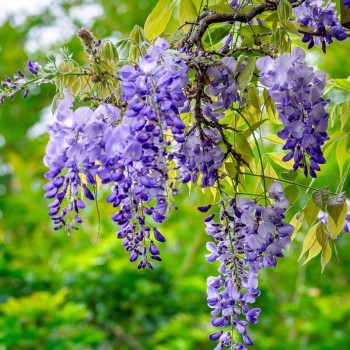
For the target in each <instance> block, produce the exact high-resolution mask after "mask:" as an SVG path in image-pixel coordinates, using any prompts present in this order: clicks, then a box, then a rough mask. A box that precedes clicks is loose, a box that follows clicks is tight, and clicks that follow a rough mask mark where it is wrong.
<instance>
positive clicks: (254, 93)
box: [249, 86, 260, 111]
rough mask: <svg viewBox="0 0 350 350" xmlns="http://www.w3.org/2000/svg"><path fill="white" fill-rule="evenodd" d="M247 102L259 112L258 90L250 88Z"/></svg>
mask: <svg viewBox="0 0 350 350" xmlns="http://www.w3.org/2000/svg"><path fill="white" fill-rule="evenodd" d="M249 100H250V103H251V104H252V105H253V107H254V108H256V109H258V110H259V111H260V98H259V90H258V88H256V87H253V86H252V87H251V88H250V89H249Z"/></svg>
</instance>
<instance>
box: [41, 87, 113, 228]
mask: <svg viewBox="0 0 350 350" xmlns="http://www.w3.org/2000/svg"><path fill="white" fill-rule="evenodd" d="M73 106H74V103H73V100H72V97H71V95H70V93H69V91H68V90H65V91H64V99H63V100H59V102H58V106H57V110H56V113H55V121H54V122H53V124H51V125H50V126H49V128H48V129H49V133H50V141H49V143H48V145H47V148H46V155H45V157H44V163H45V165H46V166H47V167H48V168H49V169H50V170H49V172H47V173H46V174H45V176H46V178H48V179H49V180H50V181H49V183H47V184H46V185H45V186H44V189H45V190H46V194H45V197H46V198H50V199H51V198H52V199H54V200H53V202H51V203H50V204H49V207H50V211H49V215H50V216H52V220H53V221H54V223H55V225H56V226H55V229H60V228H61V227H65V228H66V230H67V232H69V231H70V229H72V228H73V229H76V228H77V227H76V223H80V222H81V221H82V220H81V218H80V217H79V216H78V214H79V210H80V209H83V208H84V207H85V203H84V198H87V199H89V200H93V199H94V195H93V193H92V192H91V190H90V189H89V188H88V185H89V186H92V187H95V186H96V183H97V182H96V175H97V173H98V169H99V167H100V165H99V161H100V158H101V155H102V152H103V151H104V138H103V137H104V134H105V133H106V132H107V130H108V129H109V128H112V127H113V126H114V123H115V119H116V118H118V117H119V109H118V108H116V107H114V106H111V105H101V106H100V107H99V108H98V109H97V110H96V111H93V110H92V109H90V108H88V107H80V108H78V109H76V110H75V111H73V110H72V107H73ZM73 213H74V214H73Z"/></svg>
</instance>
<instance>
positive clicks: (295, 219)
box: [290, 212, 303, 241]
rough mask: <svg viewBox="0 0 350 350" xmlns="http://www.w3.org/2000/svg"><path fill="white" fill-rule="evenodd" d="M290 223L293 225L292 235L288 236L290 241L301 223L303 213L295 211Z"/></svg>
mask: <svg viewBox="0 0 350 350" xmlns="http://www.w3.org/2000/svg"><path fill="white" fill-rule="evenodd" d="M290 224H291V225H292V226H293V227H294V231H293V233H292V236H291V237H290V239H291V241H293V239H294V238H295V236H296V235H297V233H298V231H299V229H300V227H301V226H302V225H303V213H302V212H297V213H296V214H295V215H294V216H293V217H292V220H291V221H290Z"/></svg>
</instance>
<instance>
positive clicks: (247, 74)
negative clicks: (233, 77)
mask: <svg viewBox="0 0 350 350" xmlns="http://www.w3.org/2000/svg"><path fill="white" fill-rule="evenodd" d="M255 61H256V57H248V58H247V64H246V65H245V66H244V68H243V69H242V72H241V73H240V75H239V76H238V85H239V88H240V90H241V91H242V92H244V90H245V89H246V87H247V86H248V84H249V83H250V81H251V80H252V77H253V73H254V70H255Z"/></svg>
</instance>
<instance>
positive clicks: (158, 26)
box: [145, 0, 176, 40]
mask: <svg viewBox="0 0 350 350" xmlns="http://www.w3.org/2000/svg"><path fill="white" fill-rule="evenodd" d="M175 4H176V1H175V0H159V1H158V2H157V4H156V6H155V7H154V9H153V10H152V12H151V13H150V14H149V16H148V17H147V19H146V22H145V33H146V37H147V39H148V40H152V39H155V38H156V37H158V36H159V35H160V34H162V33H163V32H164V30H165V28H166V26H167V24H168V23H169V21H170V19H171V15H172V13H173V10H174V6H175Z"/></svg>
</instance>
